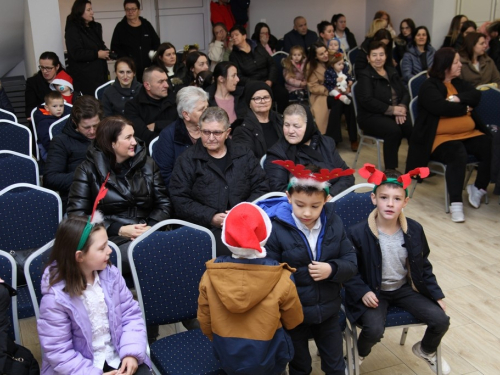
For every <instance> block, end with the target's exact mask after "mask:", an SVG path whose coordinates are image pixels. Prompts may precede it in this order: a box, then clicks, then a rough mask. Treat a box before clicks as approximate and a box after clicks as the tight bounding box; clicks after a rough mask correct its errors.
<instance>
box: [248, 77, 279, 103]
mask: <svg viewBox="0 0 500 375" xmlns="http://www.w3.org/2000/svg"><path fill="white" fill-rule="evenodd" d="M259 90H266V91H267V92H268V93H269V95H271V100H272V99H273V90H272V89H271V88H270V87H269V85H268V84H267V83H265V82H261V81H251V82H249V83H247V84H246V85H245V103H247V106H249V107H250V101H251V100H252V96H253V95H254V94H255V93H256V92H257V91H259Z"/></svg>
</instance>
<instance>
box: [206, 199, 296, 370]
mask: <svg viewBox="0 0 500 375" xmlns="http://www.w3.org/2000/svg"><path fill="white" fill-rule="evenodd" d="M271 228H272V227H271V221H270V220H269V217H267V215H266V214H265V212H264V211H263V210H262V209H261V208H259V207H257V206H256V205H254V204H252V203H246V202H244V203H240V204H238V205H236V206H234V207H233V208H232V209H231V211H229V213H228V214H227V216H226V219H225V220H224V225H223V227H222V242H223V243H224V244H225V245H226V246H227V247H228V248H229V250H231V252H232V253H233V254H232V256H228V255H224V256H220V257H218V258H216V259H212V260H210V261H209V262H207V263H206V266H207V271H206V272H205V274H204V275H203V277H202V279H201V282H200V296H199V298H198V320H199V322H200V328H201V330H202V331H203V333H204V334H205V335H207V336H208V338H209V339H210V340H212V341H213V346H214V352H215V355H216V357H217V358H218V359H219V360H220V363H221V365H222V369H223V370H224V371H225V373H227V374H228V375H232V374H260V375H279V374H282V373H283V372H284V371H285V369H286V365H287V363H288V362H289V361H290V360H291V359H292V357H293V345H292V343H291V341H290V337H289V336H288V334H287V333H286V332H285V329H287V330H289V329H292V328H295V327H296V326H297V325H299V324H300V323H302V320H303V319H304V316H303V314H302V306H301V304H300V301H299V297H298V295H297V289H296V288H295V284H294V283H293V281H292V273H293V272H295V269H293V268H291V267H289V266H288V265H287V264H286V263H278V262H277V261H275V260H272V259H269V258H266V249H265V248H264V246H265V244H266V242H267V239H268V238H269V235H270V234H271ZM283 327H284V328H285V329H284V328H283Z"/></svg>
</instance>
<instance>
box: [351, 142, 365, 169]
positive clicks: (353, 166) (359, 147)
mask: <svg viewBox="0 0 500 375" xmlns="http://www.w3.org/2000/svg"><path fill="white" fill-rule="evenodd" d="M364 140H365V137H363V136H361V137H360V138H359V145H358V151H356V157H355V158H354V164H353V165H352V168H353V169H356V163H357V162H358V158H359V153H360V152H361V147H363V142H364Z"/></svg>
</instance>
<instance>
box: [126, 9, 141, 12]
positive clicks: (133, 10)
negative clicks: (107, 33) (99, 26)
mask: <svg viewBox="0 0 500 375" xmlns="http://www.w3.org/2000/svg"><path fill="white" fill-rule="evenodd" d="M137 9H139V8H125V12H130V13H135V12H137Z"/></svg>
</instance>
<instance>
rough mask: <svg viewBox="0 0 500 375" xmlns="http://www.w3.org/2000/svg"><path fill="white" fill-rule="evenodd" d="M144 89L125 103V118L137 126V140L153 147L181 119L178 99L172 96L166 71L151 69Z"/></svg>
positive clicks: (148, 71) (156, 68)
mask: <svg viewBox="0 0 500 375" xmlns="http://www.w3.org/2000/svg"><path fill="white" fill-rule="evenodd" d="M142 78H143V81H144V83H143V87H142V88H141V90H140V91H139V94H138V95H137V96H136V97H135V98H134V99H132V100H129V101H128V102H127V103H126V104H125V117H126V118H127V119H129V120H130V121H132V123H133V124H134V131H135V135H136V137H138V138H139V139H142V140H143V141H144V142H146V145H147V146H148V147H149V144H150V143H151V141H152V140H153V139H155V138H156V137H157V136H158V135H159V134H160V132H161V131H162V130H163V129H165V128H166V126H167V125H169V124H170V123H172V122H174V121H175V120H176V119H177V118H178V117H179V116H178V114H177V109H176V105H175V97H174V95H173V94H170V95H169V90H168V79H167V74H166V73H165V71H164V70H163V69H162V68H159V67H157V66H150V67H149V68H146V69H145V70H144V75H143V77H142Z"/></svg>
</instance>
